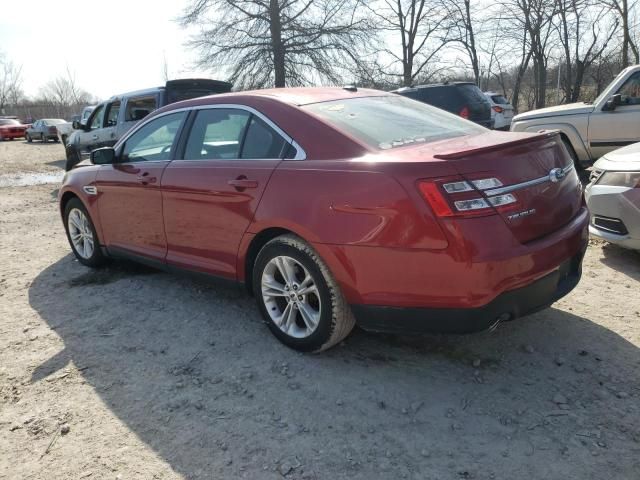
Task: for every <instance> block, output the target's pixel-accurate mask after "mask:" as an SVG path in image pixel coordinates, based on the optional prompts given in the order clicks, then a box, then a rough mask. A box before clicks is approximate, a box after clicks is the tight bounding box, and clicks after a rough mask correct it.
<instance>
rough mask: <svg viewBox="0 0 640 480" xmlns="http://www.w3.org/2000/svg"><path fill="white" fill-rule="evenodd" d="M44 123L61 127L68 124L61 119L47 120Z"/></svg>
mask: <svg viewBox="0 0 640 480" xmlns="http://www.w3.org/2000/svg"><path fill="white" fill-rule="evenodd" d="M43 122H44V124H45V125H59V124H61V123H66V122H65V121H64V120H62V119H61V118H47V119H46V120H43Z"/></svg>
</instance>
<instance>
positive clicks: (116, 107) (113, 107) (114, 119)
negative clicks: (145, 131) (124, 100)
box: [107, 101, 120, 127]
mask: <svg viewBox="0 0 640 480" xmlns="http://www.w3.org/2000/svg"><path fill="white" fill-rule="evenodd" d="M119 113H120V102H119V101H118V102H112V103H110V104H109V112H108V113H107V127H114V126H115V125H117V124H118V114H119Z"/></svg>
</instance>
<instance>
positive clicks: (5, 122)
mask: <svg viewBox="0 0 640 480" xmlns="http://www.w3.org/2000/svg"><path fill="white" fill-rule="evenodd" d="M0 125H20V122H19V121H17V120H13V119H11V118H0Z"/></svg>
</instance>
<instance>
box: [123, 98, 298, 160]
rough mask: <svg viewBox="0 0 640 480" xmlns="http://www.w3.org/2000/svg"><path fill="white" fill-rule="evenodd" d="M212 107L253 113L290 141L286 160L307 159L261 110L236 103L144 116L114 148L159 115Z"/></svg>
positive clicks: (295, 143)
mask: <svg viewBox="0 0 640 480" xmlns="http://www.w3.org/2000/svg"><path fill="white" fill-rule="evenodd" d="M214 108H231V109H235V110H244V111H246V112H249V113H252V114H254V115H255V116H256V117H258V118H260V119H261V120H262V121H263V122H265V123H266V124H267V125H269V126H270V127H271V128H273V129H274V130H275V131H276V132H277V133H278V135H280V136H281V137H282V138H284V139H285V140H286V141H287V142H288V143H290V144H291V145H292V146H293V147H294V148H295V149H296V152H297V154H296V156H295V157H294V158H287V159H286V160H306V159H307V154H306V152H305V151H304V149H303V148H302V147H301V146H300V144H299V143H298V142H296V141H295V140H294V139H293V138H291V136H289V135H288V134H287V133H286V132H285V131H284V130H282V129H281V128H280V127H279V126H278V125H276V124H275V123H273V121H272V120H271V119H269V118H268V117H266V116H265V115H264V114H262V113H261V112H259V111H257V110H256V109H255V108H252V107H248V106H246V105H240V104H237V103H217V104H210V105H196V106H193V107H182V108H176V109H174V110H168V111H166V112H162V113H159V114H157V115H154V116H153V117H152V118H145V119H143V120H141V121H140V122H139V123H138V124H137V125H136V126H135V127H133V128H132V129H131V130H129V131H128V132H127V134H126V135H124V136H123V137H122V138H121V139H120V140H118V143H117V144H116V145H115V146H114V148H118V147H119V146H120V144H122V143H124V142H126V141H127V140H128V139H129V137H131V135H133V134H134V133H136V132H137V131H138V130H139V129H141V128H142V127H144V126H145V125H146V124H147V123H149V122H150V121H153V120H155V119H156V118H161V117H164V116H165V115H170V114H172V113H178V112H185V111H186V112H188V111H191V110H209V109H214ZM150 116H151V115H149V117H150Z"/></svg>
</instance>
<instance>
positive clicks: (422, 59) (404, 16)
mask: <svg viewBox="0 0 640 480" xmlns="http://www.w3.org/2000/svg"><path fill="white" fill-rule="evenodd" d="M369 10H370V11H371V12H372V14H373V15H374V16H375V17H376V20H377V22H378V25H377V29H378V30H379V31H380V32H382V33H383V34H385V33H387V34H391V35H392V36H393V37H394V40H393V42H392V45H393V46H387V47H386V48H384V49H382V50H381V52H380V53H382V55H383V56H385V57H388V58H390V59H391V61H390V62H388V65H386V66H384V67H383V71H384V72H385V73H386V74H387V75H392V76H397V77H400V78H401V81H402V85H404V86H407V87H408V86H410V85H412V84H413V83H414V81H415V80H416V79H417V78H423V79H429V78H430V77H431V76H432V75H433V74H435V73H436V71H437V70H436V69H434V68H433V66H434V65H435V64H436V59H437V54H438V52H440V51H441V50H442V49H443V48H444V46H445V45H446V44H447V42H448V41H447V40H446V39H445V36H446V35H445V32H444V29H445V27H444V24H445V20H446V10H445V9H444V8H443V6H442V3H441V2H440V1H439V0H381V1H379V2H373V3H371V4H369ZM398 42H399V44H400V45H399V47H400V48H399V49H398V48H396V47H395V45H397V43H398ZM398 50H399V51H398ZM397 65H399V66H400V72H399V73H397V72H398V70H397Z"/></svg>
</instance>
